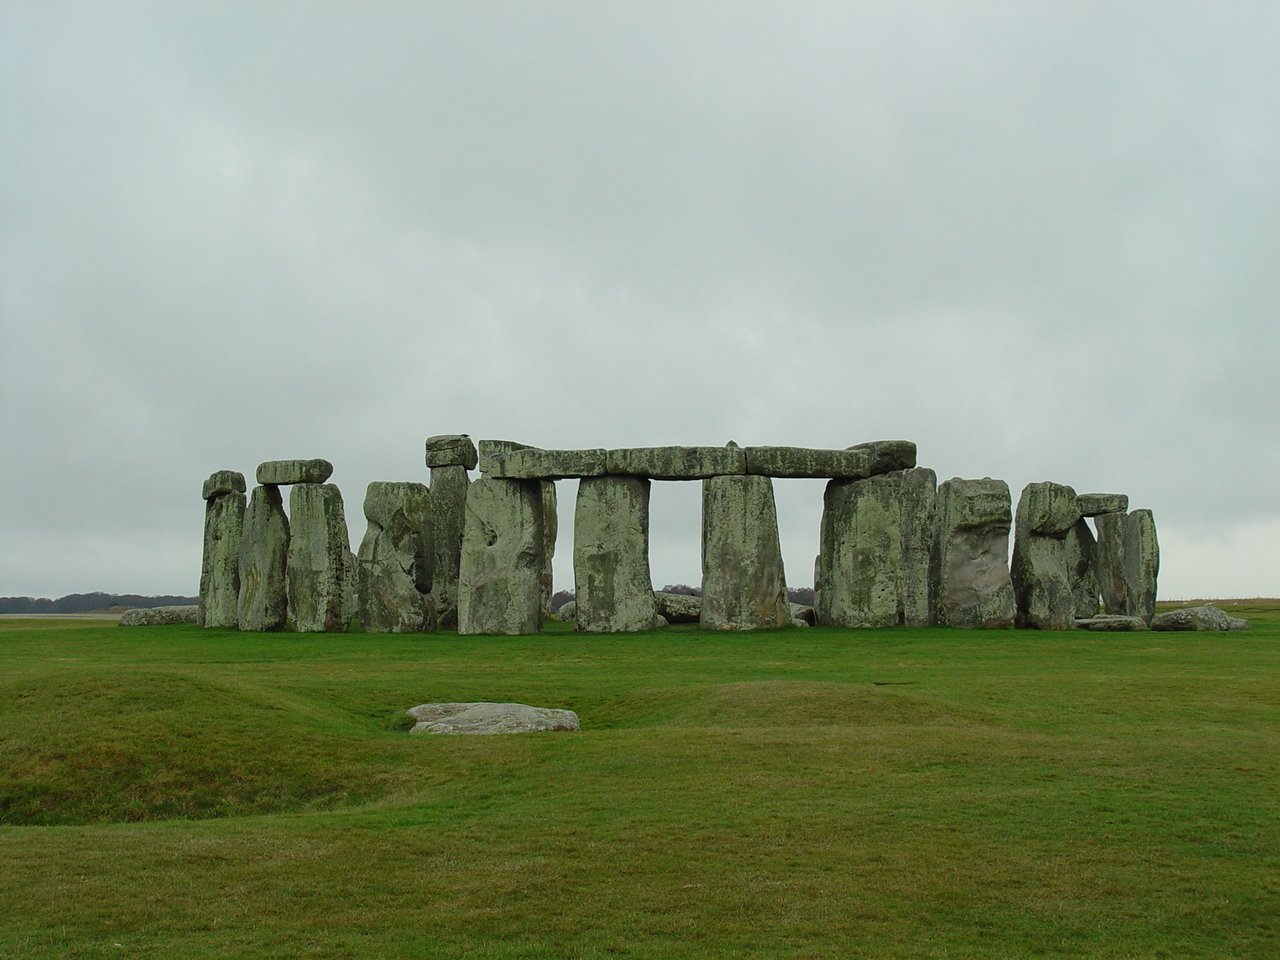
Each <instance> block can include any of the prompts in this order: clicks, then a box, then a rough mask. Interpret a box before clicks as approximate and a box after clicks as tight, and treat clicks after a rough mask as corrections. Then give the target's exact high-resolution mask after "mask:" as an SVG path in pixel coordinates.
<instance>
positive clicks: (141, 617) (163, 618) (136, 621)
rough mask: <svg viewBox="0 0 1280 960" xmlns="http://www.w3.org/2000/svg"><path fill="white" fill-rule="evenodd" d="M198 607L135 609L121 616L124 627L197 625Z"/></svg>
mask: <svg viewBox="0 0 1280 960" xmlns="http://www.w3.org/2000/svg"><path fill="white" fill-rule="evenodd" d="M198 611H199V608H198V606H186V605H182V606H172V607H135V608H134V609H132V610H126V611H125V612H124V613H122V614H120V626H122V627H162V626H166V625H168V624H171V623H195V622H196V616H197V614H198Z"/></svg>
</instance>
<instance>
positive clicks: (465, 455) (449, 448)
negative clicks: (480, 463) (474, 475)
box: [426, 433, 477, 470]
mask: <svg viewBox="0 0 1280 960" xmlns="http://www.w3.org/2000/svg"><path fill="white" fill-rule="evenodd" d="M426 460H427V466H428V467H462V468H463V469H466V470H474V469H475V468H476V460H477V455H476V445H475V444H474V443H472V442H471V438H470V437H469V436H467V435H466V434H465V433H446V434H441V435H440V436H436V437H427V456H426Z"/></svg>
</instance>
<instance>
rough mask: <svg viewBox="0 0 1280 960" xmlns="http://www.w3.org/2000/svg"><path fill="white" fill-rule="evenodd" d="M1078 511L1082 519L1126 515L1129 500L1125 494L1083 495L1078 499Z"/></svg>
mask: <svg viewBox="0 0 1280 960" xmlns="http://www.w3.org/2000/svg"><path fill="white" fill-rule="evenodd" d="M1076 509H1077V510H1079V511H1080V516H1082V517H1096V516H1098V514H1100V513H1124V512H1126V511H1127V510H1128V509H1129V498H1128V497H1127V496H1126V495H1125V494H1123V493H1082V494H1080V495H1079V496H1078V497H1076Z"/></svg>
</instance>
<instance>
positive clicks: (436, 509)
mask: <svg viewBox="0 0 1280 960" xmlns="http://www.w3.org/2000/svg"><path fill="white" fill-rule="evenodd" d="M470 486H471V480H470V479H469V478H468V477H467V468H466V467H465V466H462V465H460V464H457V465H453V466H447V467H432V468H431V541H432V547H431V549H432V555H433V556H432V564H431V598H432V600H433V601H434V602H435V607H436V623H437V625H438V626H439V627H440V628H442V629H443V628H452V627H456V626H457V625H458V571H459V569H460V567H461V563H462V528H463V525H464V522H465V519H466V511H467V491H468V490H469V489H470Z"/></svg>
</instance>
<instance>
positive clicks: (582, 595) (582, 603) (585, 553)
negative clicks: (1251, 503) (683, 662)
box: [573, 476, 657, 633]
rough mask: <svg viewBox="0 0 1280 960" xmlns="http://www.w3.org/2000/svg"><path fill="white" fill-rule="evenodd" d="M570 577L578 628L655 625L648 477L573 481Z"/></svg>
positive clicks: (618, 628)
mask: <svg viewBox="0 0 1280 960" xmlns="http://www.w3.org/2000/svg"><path fill="white" fill-rule="evenodd" d="M573 579H574V598H575V600H576V602H577V608H576V610H577V612H576V615H575V619H576V620H577V624H578V627H577V629H578V630H579V631H581V632H585V633H625V632H630V631H637V630H652V629H653V628H654V627H655V626H656V625H657V605H656V601H655V600H654V595H653V582H652V580H651V579H650V576H649V481H648V480H647V479H645V478H643V477H631V476H626V477H622V476H603V477H587V478H585V479H583V480H580V481H579V482H578V500H577V506H576V507H575V508H574V517H573Z"/></svg>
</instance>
